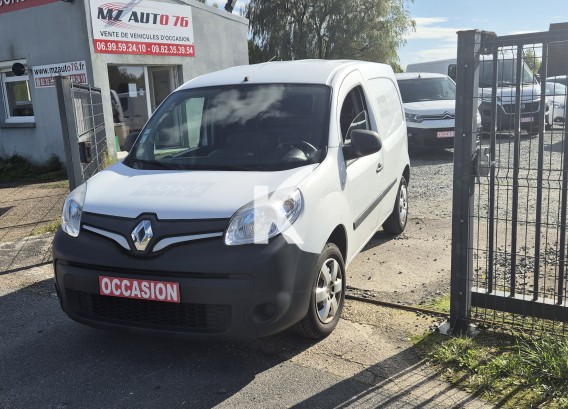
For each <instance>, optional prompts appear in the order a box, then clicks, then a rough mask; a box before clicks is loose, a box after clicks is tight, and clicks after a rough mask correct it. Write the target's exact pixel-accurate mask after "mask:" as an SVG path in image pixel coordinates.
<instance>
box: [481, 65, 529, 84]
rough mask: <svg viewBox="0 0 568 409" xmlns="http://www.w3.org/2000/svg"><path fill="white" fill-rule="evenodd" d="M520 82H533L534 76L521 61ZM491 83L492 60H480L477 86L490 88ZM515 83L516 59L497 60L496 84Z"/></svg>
mask: <svg viewBox="0 0 568 409" xmlns="http://www.w3.org/2000/svg"><path fill="white" fill-rule="evenodd" d="M521 75H522V77H521V83H522V84H523V85H528V84H534V76H533V73H532V71H531V70H530V68H529V67H528V66H527V64H526V63H525V62H524V61H523V63H522V68H521ZM492 83H493V60H487V61H481V63H480V65H479V86H480V87H481V88H491V87H492ZM516 84H517V60H516V59H507V60H498V62H497V86H498V87H514V86H515V85H516Z"/></svg>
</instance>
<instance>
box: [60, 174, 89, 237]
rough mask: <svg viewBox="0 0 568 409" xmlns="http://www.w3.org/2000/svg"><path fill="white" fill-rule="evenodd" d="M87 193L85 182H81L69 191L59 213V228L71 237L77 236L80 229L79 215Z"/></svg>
mask: <svg viewBox="0 0 568 409" xmlns="http://www.w3.org/2000/svg"><path fill="white" fill-rule="evenodd" d="M86 194H87V184H86V183H83V184H82V185H80V186H78V187H77V188H76V189H75V190H73V191H72V192H71V193H69V196H67V199H65V204H64V205H63V214H62V215H61V229H62V230H63V231H64V232H65V233H67V234H68V235H70V236H72V237H77V236H78V235H79V231H80V230H81V215H82V214H83V204H84V203H85V195H86Z"/></svg>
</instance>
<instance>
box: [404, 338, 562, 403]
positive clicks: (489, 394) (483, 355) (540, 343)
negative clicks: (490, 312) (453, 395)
mask: <svg viewBox="0 0 568 409" xmlns="http://www.w3.org/2000/svg"><path fill="white" fill-rule="evenodd" d="M415 341H416V342H417V345H419V346H420V348H421V350H422V351H423V353H424V354H425V356H426V357H427V358H428V359H429V360H430V361H431V363H432V364H434V365H435V366H436V367H438V368H439V369H440V370H441V372H442V373H443V374H444V376H445V377H446V379H447V380H448V381H449V382H451V383H453V384H454V385H456V386H458V387H460V388H462V389H465V390H467V391H469V392H472V393H476V394H478V395H480V396H481V397H482V398H484V399H485V400H487V401H489V402H492V403H494V404H496V405H498V406H500V407H504V408H533V407H542V408H566V407H568V339H565V338H562V337H552V336H545V337H543V338H541V339H536V338H534V339H530V338H527V337H526V336H523V335H518V336H516V337H507V336H504V335H496V334H492V333H488V332H486V333H483V334H482V335H480V336H479V337H477V338H466V337H448V336H443V335H439V334H430V335H428V336H426V337H424V338H422V339H416V340H415Z"/></svg>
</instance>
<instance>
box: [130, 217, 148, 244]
mask: <svg viewBox="0 0 568 409" xmlns="http://www.w3.org/2000/svg"><path fill="white" fill-rule="evenodd" d="M130 237H132V241H133V242H134V247H136V250H138V251H144V250H146V247H147V246H148V243H149V242H150V240H152V237H154V233H152V224H151V223H150V220H142V221H141V222H140V223H138V226H136V227H135V228H134V230H132V234H131V235H130Z"/></svg>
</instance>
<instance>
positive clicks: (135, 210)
mask: <svg viewBox="0 0 568 409" xmlns="http://www.w3.org/2000/svg"><path fill="white" fill-rule="evenodd" d="M317 166H318V165H317V164H313V165H307V166H303V167H300V168H295V169H290V170H285V171H279V172H242V171H210V170H208V171H164V170H139V169H132V168H129V167H128V166H125V165H124V164H122V163H117V164H116V165H114V166H111V167H110V168H108V169H106V170H104V171H102V172H100V173H98V174H96V175H95V176H93V177H92V178H91V179H89V180H88V181H87V193H86V196H85V203H84V206H83V210H84V211H85V212H91V213H98V214H104V215H109V216H118V217H129V218H135V217H138V216H139V215H140V214H142V213H154V214H156V216H157V217H158V218H159V219H218V218H229V217H231V216H232V215H233V214H234V213H235V211H236V210H238V209H239V208H241V207H242V206H244V205H246V204H247V203H249V202H251V201H253V200H255V199H257V198H260V197H262V196H264V195H266V194H268V193H271V192H274V191H276V190H279V189H284V188H287V187H294V186H297V185H298V184H299V183H300V182H301V181H302V180H303V179H304V178H306V177H307V176H308V175H309V174H310V173H311V172H312V171H313V170H314V169H315V168H316V167H317Z"/></svg>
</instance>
